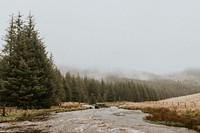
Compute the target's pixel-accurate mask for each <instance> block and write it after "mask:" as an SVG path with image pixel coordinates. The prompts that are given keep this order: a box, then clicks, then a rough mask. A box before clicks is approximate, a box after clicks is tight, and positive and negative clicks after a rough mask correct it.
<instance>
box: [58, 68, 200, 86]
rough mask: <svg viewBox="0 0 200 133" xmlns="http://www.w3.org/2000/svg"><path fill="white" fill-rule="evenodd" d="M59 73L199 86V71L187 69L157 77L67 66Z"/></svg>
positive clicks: (132, 72) (139, 73)
mask: <svg viewBox="0 0 200 133" xmlns="http://www.w3.org/2000/svg"><path fill="white" fill-rule="evenodd" d="M58 68H59V69H60V71H61V73H62V74H63V75H64V74H65V73H66V72H69V71H70V73H71V74H74V75H77V74H79V75H80V76H82V77H84V76H88V77H91V78H96V79H102V78H104V79H118V78H131V79H140V80H158V79H170V80H175V81H182V82H185V83H187V82H189V83H195V84H196V83H198V84H199V85H200V69H187V70H185V71H183V72H180V73H172V74H166V75H158V74H154V73H150V72H138V71H131V72H126V71H120V70H113V71H101V70H98V69H95V68H91V69H90V68H88V69H80V68H74V67H68V66H59V67H58Z"/></svg>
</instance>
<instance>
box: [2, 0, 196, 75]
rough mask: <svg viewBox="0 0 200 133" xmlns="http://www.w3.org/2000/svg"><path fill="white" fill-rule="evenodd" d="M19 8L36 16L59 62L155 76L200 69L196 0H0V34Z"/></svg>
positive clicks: (43, 36)
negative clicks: (144, 72)
mask: <svg viewBox="0 0 200 133" xmlns="http://www.w3.org/2000/svg"><path fill="white" fill-rule="evenodd" d="M19 11H20V12H21V14H23V15H24V16H27V15H28V14H29V12H31V13H32V14H33V15H34V16H35V20H36V24H37V25H36V26H37V29H38V30H39V32H40V36H41V37H42V38H44V42H45V45H46V46H47V51H50V52H52V53H53V55H54V60H55V63H56V64H57V65H58V66H59V65H67V66H70V67H76V68H82V69H83V68H97V69H100V70H106V71H109V70H122V71H148V72H153V73H157V74H163V73H169V72H177V71H182V70H184V69H186V68H200V0H0V36H1V37H2V36H4V35H5V29H6V28H7V27H8V22H9V19H10V18H9V15H11V14H12V13H14V14H15V15H17V14H18V12H19ZM0 43H1V46H0V48H2V44H3V41H0Z"/></svg>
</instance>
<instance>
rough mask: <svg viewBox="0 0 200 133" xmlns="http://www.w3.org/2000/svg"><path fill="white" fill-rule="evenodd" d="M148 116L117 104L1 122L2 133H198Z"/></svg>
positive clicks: (0, 130)
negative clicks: (151, 120) (154, 121)
mask: <svg viewBox="0 0 200 133" xmlns="http://www.w3.org/2000/svg"><path fill="white" fill-rule="evenodd" d="M146 115H147V114H145V113H143V112H141V111H139V110H125V109H118V108H116V107H111V108H102V109H89V110H83V111H73V112H64V113H57V114H52V115H51V116H50V117H49V118H48V120H45V121H32V122H31V121H23V122H11V123H0V133H196V132H195V131H193V130H189V129H186V128H179V127H169V126H164V125H156V124H151V123H148V122H145V121H144V117H145V116H146Z"/></svg>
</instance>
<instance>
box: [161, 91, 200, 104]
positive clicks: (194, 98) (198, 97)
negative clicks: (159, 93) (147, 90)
mask: <svg viewBox="0 0 200 133" xmlns="http://www.w3.org/2000/svg"><path fill="white" fill-rule="evenodd" d="M161 102H188V103H189V102H195V103H200V93H197V94H192V95H187V96H181V97H174V98H169V99H165V100H161Z"/></svg>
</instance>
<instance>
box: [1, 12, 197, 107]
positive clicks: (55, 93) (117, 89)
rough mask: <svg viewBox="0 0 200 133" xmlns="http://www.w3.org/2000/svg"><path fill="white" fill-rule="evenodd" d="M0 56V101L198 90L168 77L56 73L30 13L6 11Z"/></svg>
mask: <svg viewBox="0 0 200 133" xmlns="http://www.w3.org/2000/svg"><path fill="white" fill-rule="evenodd" d="M4 42H5V44H4V45H3V50H2V52H1V56H0V104H5V105H6V106H17V107H19V108H25V109H28V108H29V109H31V108H50V107H51V106H52V105H56V104H59V103H60V102H68V101H72V102H86V103H90V104H94V103H96V102H114V101H134V102H142V101H150V100H160V99H164V98H169V97H174V96H181V95H187V94H192V93H196V92H200V89H199V86H193V85H188V84H184V83H180V82H175V81H169V80H157V81H142V80H133V79H126V78H121V79H119V78H118V79H115V80H109V81H107V80H106V81H105V80H103V79H102V80H96V79H94V78H89V77H80V76H79V75H73V74H70V72H67V73H66V74H65V75H62V74H61V72H60V71H59V69H58V68H57V67H56V66H55V64H54V62H53V56H52V55H49V54H48V53H47V52H46V50H45V48H46V47H45V45H44V42H43V41H42V39H41V38H40V36H39V33H38V31H37V30H36V29H35V23H34V19H33V16H32V15H29V16H28V17H27V19H25V20H23V19H22V16H21V15H20V14H19V15H18V16H11V19H10V23H9V27H8V28H7V33H6V35H5V38H4Z"/></svg>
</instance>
